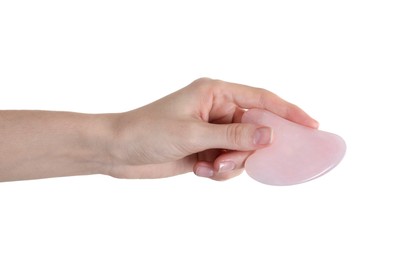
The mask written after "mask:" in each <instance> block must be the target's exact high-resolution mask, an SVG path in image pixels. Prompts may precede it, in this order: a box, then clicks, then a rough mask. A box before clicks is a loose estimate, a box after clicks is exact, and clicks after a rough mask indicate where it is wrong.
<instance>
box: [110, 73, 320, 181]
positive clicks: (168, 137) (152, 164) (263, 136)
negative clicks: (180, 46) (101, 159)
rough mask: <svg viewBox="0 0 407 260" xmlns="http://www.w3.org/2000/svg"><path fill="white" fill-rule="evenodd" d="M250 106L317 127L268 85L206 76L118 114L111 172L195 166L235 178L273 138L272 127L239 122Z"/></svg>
mask: <svg viewBox="0 0 407 260" xmlns="http://www.w3.org/2000/svg"><path fill="white" fill-rule="evenodd" d="M249 108H261V109H267V110H269V111H271V112H273V113H275V114H278V115H279V116H281V117H284V118H286V119H288V120H291V121H294V122H296V123H299V124H302V125H305V126H309V127H314V128H316V127H318V123H317V122H316V121H315V120H314V119H312V118H311V117H309V116H308V115H307V114H306V113H305V112H303V111H302V110H301V109H300V108H298V107H297V106H295V105H293V104H290V103H288V102H286V101H284V100H282V99H281V98H279V97H278V96H276V95H275V94H273V93H271V92H269V91H267V90H264V89H259V88H252V87H248V86H244V85H239V84H233V83H227V82H223V81H219V80H211V79H207V78H202V79H198V80H196V81H194V82H193V83H191V84H190V85H189V86H187V87H185V88H183V89H181V90H179V91H177V92H175V93H172V94H170V95H168V96H166V97H164V98H162V99H160V100H158V101H156V102H153V103H151V104H149V105H147V106H144V107H141V108H139V109H136V110H133V111H130V112H126V113H122V114H118V115H117V116H116V117H115V118H114V121H115V122H114V125H115V130H114V133H115V137H114V138H113V141H112V144H111V149H110V151H111V154H110V158H111V165H110V169H109V170H108V174H109V175H111V176H114V177H118V178H161V177H169V176H174V175H177V174H181V173H186V172H191V171H193V172H194V173H195V174H196V175H198V176H202V177H209V178H212V179H214V180H226V179H229V178H231V177H234V176H236V175H238V174H240V173H241V172H242V170H243V167H244V162H245V160H246V159H247V157H248V156H249V155H250V154H251V153H252V152H253V151H254V150H256V149H260V148H264V147H265V146H267V145H269V144H270V142H271V141H272V129H270V128H268V127H264V126H260V125H252V124H242V123H241V117H242V115H243V113H244V111H245V109H249Z"/></svg>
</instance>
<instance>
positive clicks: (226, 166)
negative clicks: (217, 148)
mask: <svg viewBox="0 0 407 260" xmlns="http://www.w3.org/2000/svg"><path fill="white" fill-rule="evenodd" d="M235 168H236V164H235V163H234V162H231V161H226V162H221V163H219V173H222V172H228V171H232V170H234V169H235Z"/></svg>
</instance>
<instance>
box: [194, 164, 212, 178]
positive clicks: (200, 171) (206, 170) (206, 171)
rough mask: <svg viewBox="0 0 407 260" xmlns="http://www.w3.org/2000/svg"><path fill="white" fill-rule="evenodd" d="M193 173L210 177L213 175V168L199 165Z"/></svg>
mask: <svg viewBox="0 0 407 260" xmlns="http://www.w3.org/2000/svg"><path fill="white" fill-rule="evenodd" d="M195 174H196V175H198V176H200V177H212V176H213V170H212V169H211V168H209V167H205V166H199V167H198V168H197V169H196V172H195Z"/></svg>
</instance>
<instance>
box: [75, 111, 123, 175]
mask: <svg viewBox="0 0 407 260" xmlns="http://www.w3.org/2000/svg"><path fill="white" fill-rule="evenodd" d="M86 117H87V119H86V120H85V122H86V123H84V124H83V125H82V129H83V130H82V131H81V132H82V134H81V137H80V139H81V140H80V142H81V143H82V144H83V147H84V150H85V151H86V152H85V156H84V160H85V164H87V166H86V168H87V171H89V172H90V173H100V174H105V175H110V172H111V169H112V167H113V164H114V161H115V160H114V156H113V154H112V153H113V151H114V147H115V139H116V138H115V136H116V131H115V122H116V121H117V120H116V118H117V114H95V115H87V116H86Z"/></svg>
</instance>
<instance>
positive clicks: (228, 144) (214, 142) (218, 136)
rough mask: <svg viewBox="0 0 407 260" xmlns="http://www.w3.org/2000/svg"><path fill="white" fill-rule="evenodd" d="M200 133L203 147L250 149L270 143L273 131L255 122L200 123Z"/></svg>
mask: <svg viewBox="0 0 407 260" xmlns="http://www.w3.org/2000/svg"><path fill="white" fill-rule="evenodd" d="M202 126H203V127H204V129H203V131H202V133H203V135H201V136H202V137H204V138H203V140H202V142H203V143H202V145H203V146H204V149H205V150H206V149H214V148H218V149H228V150H238V151H251V150H256V149H259V148H263V147H265V146H267V145H268V144H270V143H271V141H272V134H273V131H272V129H271V128H270V127H266V126H259V125H255V124H242V123H234V124H208V123H205V124H202Z"/></svg>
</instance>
